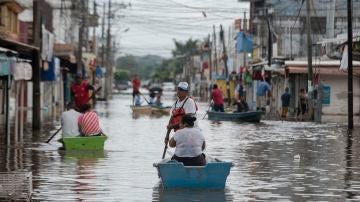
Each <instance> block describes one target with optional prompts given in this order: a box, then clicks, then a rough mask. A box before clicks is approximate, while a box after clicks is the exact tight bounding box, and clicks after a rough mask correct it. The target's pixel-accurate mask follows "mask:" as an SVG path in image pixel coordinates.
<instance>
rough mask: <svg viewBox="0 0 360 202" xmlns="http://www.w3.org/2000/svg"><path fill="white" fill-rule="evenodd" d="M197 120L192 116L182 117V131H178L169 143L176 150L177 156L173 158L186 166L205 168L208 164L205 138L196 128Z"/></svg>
mask: <svg viewBox="0 0 360 202" xmlns="http://www.w3.org/2000/svg"><path fill="white" fill-rule="evenodd" d="M195 121H196V118H195V117H194V116H192V115H190V114H186V115H184V116H183V117H182V119H181V122H180V128H181V129H180V130H178V131H176V132H175V134H174V136H173V137H172V138H171V139H170V141H169V146H170V147H176V148H175V154H174V156H173V157H172V158H171V159H172V160H176V161H178V162H182V163H183V164H184V166H204V165H205V164H206V161H205V155H204V154H203V150H204V149H205V137H204V135H203V134H202V133H201V131H200V129H199V128H198V127H194V122H195Z"/></svg>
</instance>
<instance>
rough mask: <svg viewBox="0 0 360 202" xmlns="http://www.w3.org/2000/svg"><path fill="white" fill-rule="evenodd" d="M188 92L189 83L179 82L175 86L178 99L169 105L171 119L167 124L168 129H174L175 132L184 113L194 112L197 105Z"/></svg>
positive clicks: (193, 113)
mask: <svg viewBox="0 0 360 202" xmlns="http://www.w3.org/2000/svg"><path fill="white" fill-rule="evenodd" d="M188 93H189V84H188V83H187V82H180V83H179V85H178V88H177V96H178V100H176V102H175V104H174V105H173V106H172V107H171V119H170V122H169V124H168V126H167V129H168V130H171V129H174V131H175V132H176V131H177V130H178V129H179V128H180V122H181V118H182V117H183V116H184V115H185V114H192V115H195V114H196V111H197V110H198V107H197V105H196V103H195V101H194V100H193V99H192V98H190V97H189V96H188ZM195 125H196V124H195Z"/></svg>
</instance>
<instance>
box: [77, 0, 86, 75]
mask: <svg viewBox="0 0 360 202" xmlns="http://www.w3.org/2000/svg"><path fill="white" fill-rule="evenodd" d="M79 7H80V26H79V42H78V50H77V73H81V75H82V76H84V71H83V65H82V47H83V41H84V24H85V23H84V22H85V14H84V10H85V9H84V8H85V0H80V5H79Z"/></svg>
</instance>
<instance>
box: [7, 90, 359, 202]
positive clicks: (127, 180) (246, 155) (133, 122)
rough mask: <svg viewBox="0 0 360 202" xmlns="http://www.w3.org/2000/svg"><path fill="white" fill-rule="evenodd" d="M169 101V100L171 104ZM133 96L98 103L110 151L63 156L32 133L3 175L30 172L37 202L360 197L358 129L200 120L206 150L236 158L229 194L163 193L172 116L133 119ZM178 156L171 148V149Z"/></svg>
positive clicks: (46, 132)
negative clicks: (158, 165)
mask: <svg viewBox="0 0 360 202" xmlns="http://www.w3.org/2000/svg"><path fill="white" fill-rule="evenodd" d="M166 102H167V103H169V104H170V103H171V102H172V101H171V100H166ZM130 103H131V97H130V96H128V95H117V96H115V97H114V99H113V100H111V101H109V102H108V103H105V102H99V103H98V105H97V109H96V111H97V112H98V114H99V115H100V117H101V125H102V128H103V130H104V131H105V132H106V134H107V135H108V137H109V138H108V140H107V141H106V143H105V151H103V152H93V153H81V152H71V153H70V152H65V151H59V150H58V148H59V147H60V146H61V145H60V143H58V142H57V141H56V139H57V138H60V136H56V138H55V139H54V140H53V141H51V142H50V144H46V143H43V142H45V141H46V140H47V138H48V137H49V136H50V135H51V134H52V133H53V132H54V131H56V128H55V127H54V125H56V126H57V127H58V124H59V123H57V122H52V121H50V122H47V123H45V124H44V125H45V127H44V128H43V131H42V132H40V133H39V134H35V135H34V136H30V135H27V136H26V137H25V138H24V140H25V144H24V145H18V146H13V147H11V148H8V149H5V148H4V146H1V147H0V169H1V170H0V171H9V170H18V169H24V170H31V171H32V173H33V184H34V194H33V199H35V200H39V201H50V200H52V201H54V200H55V201H66V200H67V201H170V202H174V201H216V202H217V201H255V200H260V201H261V200H274V201H275V200H276V201H344V200H345V199H348V200H355V201H358V200H360V155H359V154H360V132H359V130H355V131H354V132H353V133H352V137H353V138H348V133H347V130H346V127H344V126H341V125H337V124H321V125H317V124H314V123H303V122H281V121H262V122H261V123H258V124H252V123H233V122H221V123H217V122H211V121H208V120H207V119H204V120H202V117H203V115H204V110H206V109H207V105H206V104H205V103H203V104H200V110H202V111H200V113H199V115H198V117H199V119H200V122H199V126H200V127H201V129H202V130H203V133H204V135H205V138H206V141H207V148H206V153H207V154H209V155H211V156H214V157H217V158H219V159H222V160H227V161H232V162H233V163H234V164H235V166H234V167H233V168H232V170H231V172H230V175H229V177H228V181H227V184H226V188H225V190H187V189H177V190H163V189H162V188H161V186H160V181H159V178H158V176H157V171H156V169H155V168H154V167H153V166H152V164H153V163H154V162H157V161H159V160H160V159H161V155H162V152H163V148H164V144H163V139H164V136H165V133H166V129H165V126H166V124H167V122H168V119H169V117H167V116H163V117H149V116H134V115H133V114H132V113H131V110H130V107H129V104H130ZM170 151H172V150H170Z"/></svg>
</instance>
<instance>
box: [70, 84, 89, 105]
mask: <svg viewBox="0 0 360 202" xmlns="http://www.w3.org/2000/svg"><path fill="white" fill-rule="evenodd" d="M71 92H72V93H73V95H74V101H75V105H76V107H78V108H79V107H81V106H82V105H83V104H86V103H88V102H89V100H90V94H89V84H88V83H87V82H86V81H82V82H81V84H80V85H78V84H77V83H74V84H72V85H71Z"/></svg>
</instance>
